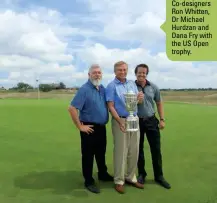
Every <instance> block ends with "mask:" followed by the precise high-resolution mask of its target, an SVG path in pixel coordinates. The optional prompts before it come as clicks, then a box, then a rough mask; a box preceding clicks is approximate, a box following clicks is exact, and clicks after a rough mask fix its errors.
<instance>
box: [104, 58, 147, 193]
mask: <svg viewBox="0 0 217 203" xmlns="http://www.w3.org/2000/svg"><path fill="white" fill-rule="evenodd" d="M127 72H128V65H127V63H125V62H124V61H119V62H117V63H115V65H114V73H115V76H116V77H115V79H114V80H113V81H112V82H110V83H109V84H108V86H107V88H106V101H107V103H108V108H109V111H110V113H111V115H112V120H111V125H112V134H113V140H114V153H113V155H114V157H113V159H114V183H115V190H116V191H117V192H119V193H124V192H125V190H124V183H128V184H131V185H132V186H135V187H136V188H140V189H143V188H144V187H143V184H141V183H139V182H138V181H137V178H136V169H137V161H138V154H139V139H140V132H139V120H138V117H137V104H138V103H141V102H142V101H143V98H144V94H143V93H142V92H138V89H137V86H136V84H135V82H134V81H130V80H127V79H126V76H127ZM125 166H126V170H125ZM125 171H126V172H125Z"/></svg>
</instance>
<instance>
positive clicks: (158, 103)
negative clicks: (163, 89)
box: [154, 85, 164, 121]
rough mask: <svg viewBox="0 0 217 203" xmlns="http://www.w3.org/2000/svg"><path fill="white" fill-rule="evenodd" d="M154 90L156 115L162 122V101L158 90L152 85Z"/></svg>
mask: <svg viewBox="0 0 217 203" xmlns="http://www.w3.org/2000/svg"><path fill="white" fill-rule="evenodd" d="M154 88H155V96H154V100H155V102H156V106H157V111H158V115H159V117H160V120H161V121H164V107H163V101H162V97H161V93H160V89H159V88H158V87H157V86H156V85H154Z"/></svg>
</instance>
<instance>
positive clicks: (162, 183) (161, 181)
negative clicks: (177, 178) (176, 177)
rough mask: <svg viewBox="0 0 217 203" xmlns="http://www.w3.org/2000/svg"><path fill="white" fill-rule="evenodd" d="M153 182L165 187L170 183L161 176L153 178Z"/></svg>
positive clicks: (168, 186) (168, 187)
mask: <svg viewBox="0 0 217 203" xmlns="http://www.w3.org/2000/svg"><path fill="white" fill-rule="evenodd" d="M155 182H157V183H158V184H159V185H161V186H163V187H164V188H166V189H170V188H171V186H170V184H169V183H168V182H167V181H166V180H165V179H164V178H163V177H161V178H159V179H155Z"/></svg>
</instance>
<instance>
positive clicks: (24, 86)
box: [15, 82, 33, 92]
mask: <svg viewBox="0 0 217 203" xmlns="http://www.w3.org/2000/svg"><path fill="white" fill-rule="evenodd" d="M15 89H17V90H18V91H19V92H26V91H27V90H28V89H33V87H32V86H31V85H29V84H27V83H24V82H19V83H18V84H17V87H16V88H15Z"/></svg>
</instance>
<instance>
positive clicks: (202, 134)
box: [0, 99, 217, 203]
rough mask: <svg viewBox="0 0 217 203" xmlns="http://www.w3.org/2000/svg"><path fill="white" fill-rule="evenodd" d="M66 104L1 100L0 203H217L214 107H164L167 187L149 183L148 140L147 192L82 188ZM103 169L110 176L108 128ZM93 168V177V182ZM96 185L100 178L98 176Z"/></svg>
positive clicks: (216, 111) (75, 135) (216, 117)
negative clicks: (92, 191)
mask: <svg viewBox="0 0 217 203" xmlns="http://www.w3.org/2000/svg"><path fill="white" fill-rule="evenodd" d="M69 102H70V101H67V100H51V99H41V100H34V99H25V100H24V99H5V100H4V99H2V100H0V130H1V131H0V203H69V202H70V203H83V202H89V203H106V202H112V203H116V202H117V203H133V202H137V203H140V202H141V203H215V202H217V175H216V174H217V147H216V146H217V130H216V129H217V106H206V105H197V104H182V103H166V104H165V118H166V128H165V129H164V130H163V131H162V134H161V141H162V154H163V168H164V175H165V178H166V179H167V180H168V182H169V183H170V184H171V186H172V188H171V189H170V190H166V189H164V188H162V187H160V186H159V185H157V184H155V183H154V182H153V172H152V164H151V157H150V152H149V146H148V144H147V140H146V141H145V154H146V169H147V172H148V177H147V182H146V184H145V189H144V190H140V189H136V188H133V187H130V186H126V194H124V195H120V194H118V193H117V192H115V190H114V187H113V183H101V182H100V183H99V185H100V188H101V193H100V194H92V193H90V192H88V191H87V190H85V189H84V186H83V177H82V173H81V152H80V137H79V132H78V130H77V129H76V128H75V126H74V125H73V123H72V121H71V118H70V116H69V113H68V111H67V108H68V104H69ZM107 138H108V145H107V165H108V168H109V172H110V173H111V174H113V162H112V159H113V158H112V156H113V154H112V151H113V142H112V141H113V140H112V134H111V128H110V123H109V124H108V125H107ZM96 172H97V168H96V164H95V163H94V176H95V177H96ZM96 180H97V178H96Z"/></svg>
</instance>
